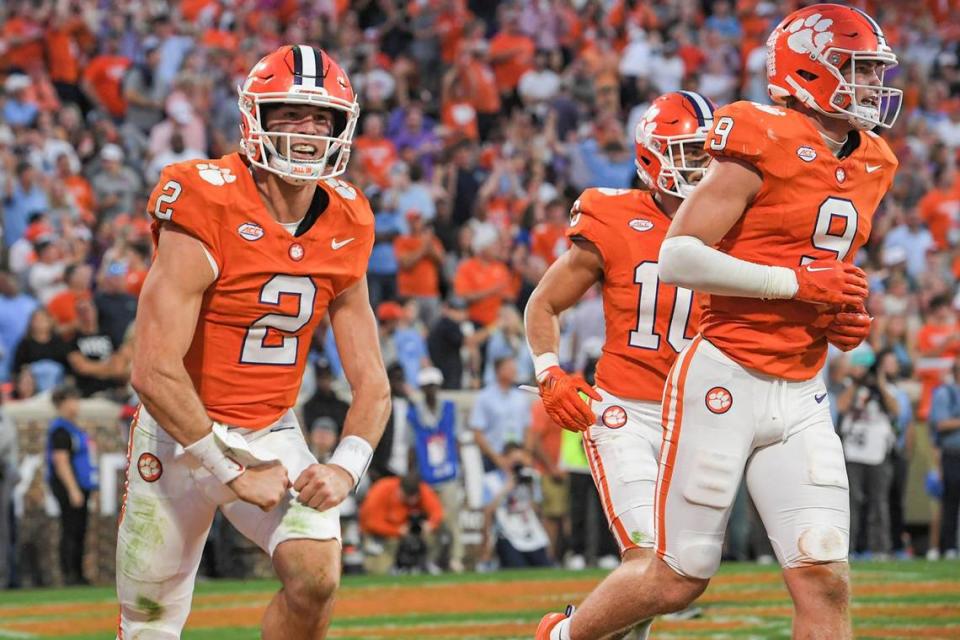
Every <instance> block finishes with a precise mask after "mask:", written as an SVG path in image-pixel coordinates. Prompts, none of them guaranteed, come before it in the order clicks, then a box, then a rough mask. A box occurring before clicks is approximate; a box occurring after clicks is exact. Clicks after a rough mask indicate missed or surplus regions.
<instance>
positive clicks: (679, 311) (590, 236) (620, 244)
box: [567, 189, 699, 402]
mask: <svg viewBox="0 0 960 640" xmlns="http://www.w3.org/2000/svg"><path fill="white" fill-rule="evenodd" d="M669 227H670V218H668V217H667V216H666V215H664V213H663V212H662V211H660V209H659V207H657V204H656V203H655V202H654V200H653V195H652V194H651V193H650V192H649V191H640V190H620V189H587V190H586V191H584V192H583V193H582V194H581V195H580V198H579V199H578V200H577V201H576V202H575V203H574V205H573V210H572V211H571V213H570V228H569V229H567V235H568V236H569V237H571V238H574V239H575V238H583V239H585V240H589V241H590V242H591V243H592V244H593V245H594V246H595V247H596V248H597V249H598V250H599V251H600V254H601V255H602V256H603V290H602V291H603V317H604V322H605V325H606V335H605V342H604V345H603V353H602V355H601V356H600V360H599V361H598V362H597V374H596V381H597V386H599V387H600V388H602V389H604V390H605V391H608V392H610V393H612V394H614V395H616V396H618V397H620V398H625V399H631V400H648V401H655V402H660V400H661V398H662V396H663V385H664V381H665V380H666V379H667V374H668V373H669V371H670V367H671V366H672V365H673V361H674V360H676V358H677V354H678V353H680V351H682V350H683V348H684V347H685V346H686V345H687V343H688V342H690V340H691V339H692V338H693V337H694V336H695V335H696V333H697V317H698V316H699V307H698V306H697V304H696V302H695V300H694V294H693V292H692V291H690V290H689V289H684V288H682V287H675V286H673V285H668V284H663V283H661V282H660V279H659V276H658V273H657V271H658V264H657V260H658V259H659V255H660V245H661V244H662V243H663V239H664V237H665V236H666V233H667V229H668V228H669Z"/></svg>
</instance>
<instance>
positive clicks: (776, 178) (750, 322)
mask: <svg viewBox="0 0 960 640" xmlns="http://www.w3.org/2000/svg"><path fill="white" fill-rule="evenodd" d="M850 136H856V137H857V138H858V141H859V144H858V145H857V146H856V148H855V149H854V150H853V152H852V153H850V154H849V155H847V156H846V157H844V158H843V159H838V158H837V157H836V156H834V155H833V154H832V153H831V152H830V150H829V149H828V148H827V147H826V145H825V143H824V141H823V138H822V137H821V135H820V133H819V131H818V130H817V129H816V128H815V127H814V125H813V123H812V122H811V120H810V119H809V118H808V117H807V116H805V115H803V114H802V113H800V112H798V111H795V110H792V109H785V108H782V107H773V106H767V105H760V104H757V103H753V102H735V103H733V104H730V105H727V106H725V107H722V108H720V109H718V110H717V111H716V113H715V114H714V126H713V129H712V130H711V132H710V134H709V136H708V138H707V142H706V150H707V151H708V152H709V153H710V154H711V155H713V156H715V157H728V158H735V159H737V160H740V161H743V162H747V163H749V164H750V165H752V166H753V167H755V168H756V170H757V171H759V172H760V174H761V175H762V176H763V186H762V187H761V188H760V192H759V193H758V194H757V195H756V197H755V198H754V200H753V202H752V203H751V204H750V206H749V207H748V208H747V210H746V211H744V213H743V215H742V216H741V217H740V219H739V221H737V223H736V224H735V225H734V226H733V228H732V229H730V231H729V232H728V233H727V235H726V236H725V237H724V238H723V240H722V241H721V242H720V244H719V245H718V248H719V249H720V250H722V251H724V252H725V253H728V254H730V255H731V256H734V257H736V258H740V259H742V260H748V261H750V262H756V263H759V264H765V265H776V266H781V267H788V268H794V267H798V266H801V265H803V264H806V263H808V262H810V261H812V260H820V259H837V260H842V261H844V262H853V259H854V257H855V256H856V253H857V251H858V250H859V249H860V247H862V246H863V245H864V243H865V242H866V241H867V238H868V237H869V235H870V227H871V224H872V220H873V213H874V211H875V210H876V208H877V205H878V204H879V203H880V200H881V199H882V198H883V196H884V194H886V192H887V190H888V189H889V188H890V185H891V184H892V182H893V177H894V174H895V172H896V169H897V159H896V157H894V155H893V152H892V151H891V150H890V147H888V146H887V144H886V142H884V141H883V140H882V139H881V138H880V137H879V136H877V135H875V134H873V133H870V132H851V133H850ZM700 215H706V216H708V215H710V212H709V211H703V212H702V214H700ZM823 311H825V309H821V308H818V307H817V306H815V305H813V304H809V303H806V302H799V301H797V300H758V299H755V298H736V297H729V296H716V295H711V296H708V299H707V301H706V302H705V303H704V311H703V317H702V318H701V321H700V331H701V333H703V335H704V336H705V337H706V338H707V339H708V340H710V342H712V343H713V344H714V345H716V346H717V347H718V348H720V349H721V350H722V351H723V352H724V353H726V354H727V355H728V356H730V357H731V358H733V359H734V360H736V361H737V362H739V363H740V364H742V365H743V366H745V367H748V368H750V369H755V370H757V371H760V372H763V373H765V374H768V375H771V376H776V377H778V378H784V379H787V380H808V379H810V378H812V377H813V376H814V375H816V374H817V372H818V371H819V370H820V369H821V368H822V367H823V363H824V360H825V359H826V353H827V341H826V338H825V335H824V332H825V329H826V325H827V324H828V322H829V315H827V314H824V313H823ZM826 311H830V310H826Z"/></svg>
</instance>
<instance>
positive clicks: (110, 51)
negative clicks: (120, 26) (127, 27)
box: [81, 37, 131, 120]
mask: <svg viewBox="0 0 960 640" xmlns="http://www.w3.org/2000/svg"><path fill="white" fill-rule="evenodd" d="M118 52H119V43H118V41H117V39H116V38H115V37H110V38H106V39H105V40H103V43H102V45H101V47H100V53H99V55H97V56H96V57H95V58H93V59H92V60H91V61H90V62H89V63H88V64H87V67H86V68H85V69H84V70H83V80H82V81H81V88H82V89H83V91H84V93H85V94H86V96H87V98H88V99H89V100H90V102H92V103H93V105H94V106H95V107H96V108H98V109H100V110H101V111H103V112H104V113H107V114H109V115H110V116H112V117H113V118H115V119H117V120H119V119H121V118H123V114H124V113H126V111H127V102H126V100H124V99H123V91H122V87H121V85H122V83H123V74H124V73H125V72H126V71H127V68H128V67H129V66H130V64H131V61H130V59H129V58H127V57H125V56H122V55H120V54H119V53H118Z"/></svg>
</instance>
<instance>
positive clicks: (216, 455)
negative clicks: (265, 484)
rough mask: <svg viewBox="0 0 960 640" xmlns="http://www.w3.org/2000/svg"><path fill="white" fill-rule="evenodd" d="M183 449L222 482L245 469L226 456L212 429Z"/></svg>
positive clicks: (231, 478) (225, 482)
mask: <svg viewBox="0 0 960 640" xmlns="http://www.w3.org/2000/svg"><path fill="white" fill-rule="evenodd" d="M183 449H184V451H186V452H187V453H189V454H190V455H192V456H193V457H194V458H196V459H197V460H199V461H200V464H202V465H203V466H204V468H205V469H206V470H207V471H209V472H210V473H211V474H213V475H214V477H216V478H217V479H218V480H219V481H220V482H222V483H223V484H227V483H229V482H230V481H231V480H233V479H234V478H236V477H237V476H239V475H240V474H241V473H243V472H244V470H245V469H246V467H244V466H243V465H242V464H240V463H239V462H237V461H236V460H234V459H232V458H228V457H227V454H226V452H225V451H224V449H223V448H221V442H220V439H219V438H217V436H216V434H215V433H214V432H213V431H211V432H210V433H208V434H207V435H205V436H203V437H202V438H200V439H199V440H197V441H196V442H194V443H193V444H191V445H190V446H188V447H184V448H183Z"/></svg>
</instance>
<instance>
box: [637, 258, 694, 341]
mask: <svg viewBox="0 0 960 640" xmlns="http://www.w3.org/2000/svg"><path fill="white" fill-rule="evenodd" d="M657 269H658V265H657V263H656V262H641V263H640V264H639V265H637V268H636V269H634V271H633V282H634V284H638V285H640V293H639V301H638V302H637V328H636V329H632V330H631V331H630V337H629V341H628V343H629V345H630V346H631V347H637V348H638V349H659V348H660V334H658V333H657V332H656V323H657V295H658V294H659V288H660V278H659V275H658V274H657ZM692 307H693V291H691V290H690V289H684V288H683V287H677V294H676V298H675V299H674V301H673V309H672V310H671V311H670V326H669V328H668V329H667V342H668V343H669V344H670V346H671V347H673V350H674V351H676V352H677V353H680V352H681V351H683V349H684V347H686V346H687V344H688V343H689V342H690V338H687V337H686V333H687V323H688V322H689V321H690V310H691V308H692Z"/></svg>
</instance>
